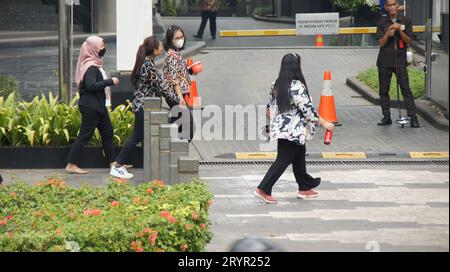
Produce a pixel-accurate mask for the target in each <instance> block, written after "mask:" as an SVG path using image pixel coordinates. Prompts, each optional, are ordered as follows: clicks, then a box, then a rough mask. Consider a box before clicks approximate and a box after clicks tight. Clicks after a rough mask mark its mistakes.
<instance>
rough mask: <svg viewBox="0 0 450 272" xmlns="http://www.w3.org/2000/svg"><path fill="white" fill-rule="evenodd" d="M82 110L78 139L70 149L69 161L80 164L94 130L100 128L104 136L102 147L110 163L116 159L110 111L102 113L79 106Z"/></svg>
mask: <svg viewBox="0 0 450 272" xmlns="http://www.w3.org/2000/svg"><path fill="white" fill-rule="evenodd" d="M79 109H80V112H81V128H80V133H79V134H78V137H77V139H76V140H75V142H74V143H73V145H72V148H71V149H70V152H69V156H68V159H67V160H68V162H69V163H73V164H77V165H78V164H79V163H80V162H81V157H80V156H81V153H82V151H83V148H84V146H85V145H86V144H88V143H89V141H90V140H91V138H92V135H93V134H94V131H95V129H96V128H98V131H99V132H100V135H101V136H102V147H103V151H104V153H105V157H106V159H107V161H108V162H109V163H111V162H113V161H114V144H113V134H114V131H113V127H112V124H111V119H110V118H109V113H108V111H106V110H105V112H104V113H103V114H102V113H100V112H98V111H95V110H92V109H89V108H87V107H84V106H79Z"/></svg>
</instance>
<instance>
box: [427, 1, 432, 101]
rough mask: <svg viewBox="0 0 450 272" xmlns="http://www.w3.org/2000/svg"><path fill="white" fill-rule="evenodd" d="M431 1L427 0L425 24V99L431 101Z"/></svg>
mask: <svg viewBox="0 0 450 272" xmlns="http://www.w3.org/2000/svg"><path fill="white" fill-rule="evenodd" d="M432 29H433V0H428V6H427V23H426V30H425V65H426V74H425V98H426V99H431V53H432V51H433V50H432V47H433V44H432V36H433V32H432Z"/></svg>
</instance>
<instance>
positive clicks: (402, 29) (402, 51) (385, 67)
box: [377, 0, 419, 128]
mask: <svg viewBox="0 0 450 272" xmlns="http://www.w3.org/2000/svg"><path fill="white" fill-rule="evenodd" d="M398 7H399V4H398V1H397V0H386V2H385V5H384V8H385V10H386V12H387V14H388V16H385V17H382V18H381V19H380V21H379V22H378V27H377V36H378V38H379V42H380V46H381V48H380V52H379V54H378V60H377V66H378V78H379V81H380V100H381V109H382V111H383V119H382V120H381V121H380V122H379V123H378V124H377V125H378V126H385V125H390V124H392V119H391V111H390V99H389V89H390V86H391V78H392V74H393V73H395V75H396V77H397V78H398V82H399V85H400V89H401V91H402V94H403V99H404V101H405V103H406V110H407V113H408V116H409V117H410V118H411V122H410V124H411V127H413V128H418V127H419V121H418V120H417V115H416V109H415V106H414V97H413V95H412V93H411V89H410V88H409V78H408V72H407V69H406V66H407V60H406V53H407V47H408V46H409V45H410V44H411V43H412V39H411V37H412V35H413V31H412V24H411V19H409V18H407V17H405V16H402V15H399V14H398ZM395 51H397V52H395ZM396 55H397V58H396V57H395V56H396Z"/></svg>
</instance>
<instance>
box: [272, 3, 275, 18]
mask: <svg viewBox="0 0 450 272" xmlns="http://www.w3.org/2000/svg"><path fill="white" fill-rule="evenodd" d="M272 17H275V0H272Z"/></svg>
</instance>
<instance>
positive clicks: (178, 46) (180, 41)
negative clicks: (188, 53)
mask: <svg viewBox="0 0 450 272" xmlns="http://www.w3.org/2000/svg"><path fill="white" fill-rule="evenodd" d="M173 45H175V47H176V48H177V49H181V48H182V47H183V45H184V39H180V40H176V41H175V42H174V43H173Z"/></svg>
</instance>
